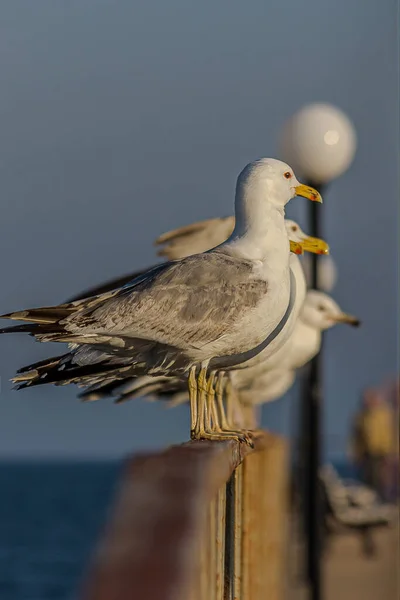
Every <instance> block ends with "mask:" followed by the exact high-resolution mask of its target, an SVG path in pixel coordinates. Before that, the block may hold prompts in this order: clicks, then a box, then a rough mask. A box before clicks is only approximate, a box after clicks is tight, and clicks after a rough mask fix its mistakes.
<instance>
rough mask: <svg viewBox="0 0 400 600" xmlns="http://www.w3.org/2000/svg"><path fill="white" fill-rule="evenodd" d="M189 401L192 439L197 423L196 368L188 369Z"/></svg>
mask: <svg viewBox="0 0 400 600" xmlns="http://www.w3.org/2000/svg"><path fill="white" fill-rule="evenodd" d="M188 384H189V400H190V436H191V437H192V438H193V436H194V434H195V428H196V423H197V382H196V366H193V367H192V368H191V369H190V374H189V381H188Z"/></svg>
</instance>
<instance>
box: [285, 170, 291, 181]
mask: <svg viewBox="0 0 400 600" xmlns="http://www.w3.org/2000/svg"><path fill="white" fill-rule="evenodd" d="M283 176H284V178H285V179H290V178H291V177H292V174H291V172H290V171H286V173H284V174H283Z"/></svg>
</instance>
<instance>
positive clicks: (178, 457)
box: [81, 433, 288, 600]
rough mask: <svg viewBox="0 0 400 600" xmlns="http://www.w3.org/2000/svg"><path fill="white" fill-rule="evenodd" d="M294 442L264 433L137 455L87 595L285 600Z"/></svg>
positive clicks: (86, 599) (97, 599) (122, 599)
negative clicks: (250, 441)
mask: <svg viewBox="0 0 400 600" xmlns="http://www.w3.org/2000/svg"><path fill="white" fill-rule="evenodd" d="M287 476H288V469H287V448H286V443H285V441H284V440H282V439H281V438H279V437H278V436H274V435H271V434H268V433H264V434H262V435H260V437H259V438H257V441H256V448H255V449H254V450H250V449H249V448H248V447H247V446H245V445H244V444H238V443H236V442H233V441H232V442H214V443H209V442H189V443H187V444H184V445H182V446H175V447H172V448H170V449H168V450H165V451H164V452H161V453H157V454H149V455H143V456H137V457H134V458H132V459H129V460H128V461H127V464H126V468H125V473H124V476H123V478H122V482H121V484H120V489H119V491H118V494H117V499H116V503H115V506H114V509H113V512H112V515H111V518H110V521H109V523H108V525H107V527H106V530H105V532H104V536H103V539H102V540H101V542H100V544H99V546H98V548H97V550H96V552H95V555H94V557H93V560H92V564H91V566H90V569H89V572H88V575H87V577H86V579H85V582H84V585H83V589H82V594H81V598H82V599H83V600H131V599H132V600H133V599H142V598H143V599H146V600H233V599H235V600H239V599H240V600H265V599H268V600H282V599H283V597H284V591H285V580H286V569H285V561H286V543H285V542H286V537H287V536H286V533H287V520H288V516H287V515H288V506H287V497H288V481H287Z"/></svg>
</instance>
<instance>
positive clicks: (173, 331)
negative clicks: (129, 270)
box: [65, 251, 267, 349]
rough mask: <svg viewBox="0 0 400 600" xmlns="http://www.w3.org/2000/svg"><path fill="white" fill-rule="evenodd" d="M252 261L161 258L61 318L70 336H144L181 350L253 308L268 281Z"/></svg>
mask: <svg viewBox="0 0 400 600" xmlns="http://www.w3.org/2000/svg"><path fill="white" fill-rule="evenodd" d="M252 268H253V266H252V263H251V262H250V261H247V260H244V259H242V260H238V259H236V258H233V257H231V256H229V255H228V254H225V253H223V252H219V251H215V252H211V253H207V254H199V255H195V256H191V257H188V258H185V259H183V260H181V261H178V262H171V263H165V264H164V265H159V266H158V267H156V268H154V269H152V270H151V271H149V272H148V273H147V274H145V275H143V276H142V277H139V278H138V279H136V280H135V281H134V282H133V284H132V285H129V284H128V285H127V286H125V287H124V288H122V289H121V290H120V291H119V293H118V294H116V295H115V296H114V297H111V298H109V299H107V300H106V301H105V302H104V303H100V304H97V305H96V306H94V308H93V309H92V308H90V309H89V310H85V309H82V310H78V311H77V312H75V313H74V314H73V315H71V316H70V317H68V318H67V319H66V320H65V329H66V330H67V331H69V332H71V333H72V334H73V335H79V336H80V337H81V338H82V337H85V336H91V335H93V336H95V335H102V334H104V335H110V336H115V337H118V336H122V337H125V338H142V339H143V338H144V339H147V340H152V341H156V342H159V343H162V344H173V345H174V346H175V347H179V348H182V349H188V348H196V347H201V346H202V345H203V344H207V343H208V342H211V341H214V340H216V339H218V338H220V337H221V336H222V335H224V334H225V333H226V332H228V331H230V329H231V328H232V326H233V325H234V324H235V323H236V322H238V321H239V320H240V318H241V317H242V315H243V312H244V311H245V310H246V309H248V308H253V307H255V306H256V305H257V304H258V302H259V301H260V299H261V298H262V297H263V296H264V295H265V293H266V287H267V284H266V282H265V281H263V280H257V279H255V278H254V277H252Z"/></svg>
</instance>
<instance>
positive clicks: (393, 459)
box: [385, 377, 400, 502]
mask: <svg viewBox="0 0 400 600" xmlns="http://www.w3.org/2000/svg"><path fill="white" fill-rule="evenodd" d="M385 391H386V394H387V396H386V397H387V402H388V403H389V406H390V407H391V409H392V412H393V424H392V429H393V452H392V454H391V456H390V459H389V466H388V471H389V472H388V489H387V499H388V500H389V501H391V502H396V501H398V499H399V492H400V481H399V480H400V459H399V446H400V439H399V435H400V377H397V378H396V379H395V380H394V381H390V382H389V383H388V385H387V386H386V390H385Z"/></svg>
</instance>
